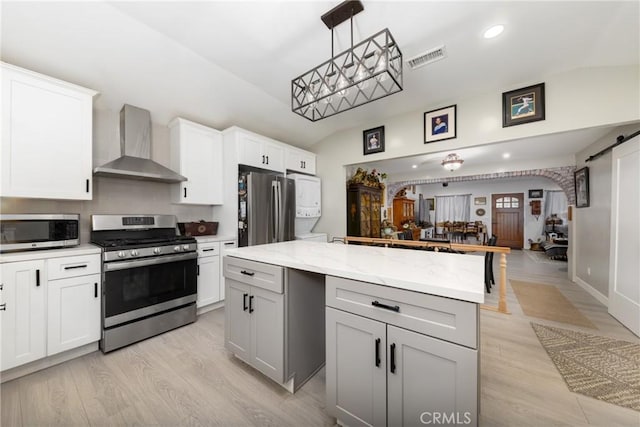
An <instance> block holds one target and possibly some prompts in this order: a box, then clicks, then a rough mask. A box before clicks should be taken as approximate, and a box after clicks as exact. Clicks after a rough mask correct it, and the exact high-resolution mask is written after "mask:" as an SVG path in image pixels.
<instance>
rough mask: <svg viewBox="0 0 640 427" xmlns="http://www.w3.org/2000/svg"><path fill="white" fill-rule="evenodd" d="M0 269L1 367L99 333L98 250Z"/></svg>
mask: <svg viewBox="0 0 640 427" xmlns="http://www.w3.org/2000/svg"><path fill="white" fill-rule="evenodd" d="M0 269H1V273H2V276H1V277H2V286H1V288H0V310H2V311H0V322H1V324H2V326H1V333H2V335H1V336H0V347H1V348H2V361H1V363H0V369H1V370H2V371H6V370H8V369H11V368H15V367H17V366H20V365H24V364H26V363H29V362H33V361H36V360H38V359H42V358H44V357H46V356H52V355H54V354H58V353H60V352H63V351H67V350H71V349H74V348H77V347H81V346H83V345H85V344H90V343H93V342H97V341H98V340H99V339H100V306H101V276H100V254H97V253H96V254H92V255H82V256H69V257H56V258H51V259H41V260H33V261H18V262H9V263H5V264H2V265H0ZM52 278H53V279H52Z"/></svg>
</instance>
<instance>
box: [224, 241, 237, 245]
mask: <svg viewBox="0 0 640 427" xmlns="http://www.w3.org/2000/svg"><path fill="white" fill-rule="evenodd" d="M233 244H235V242H224V245H225V246H231V245H233Z"/></svg>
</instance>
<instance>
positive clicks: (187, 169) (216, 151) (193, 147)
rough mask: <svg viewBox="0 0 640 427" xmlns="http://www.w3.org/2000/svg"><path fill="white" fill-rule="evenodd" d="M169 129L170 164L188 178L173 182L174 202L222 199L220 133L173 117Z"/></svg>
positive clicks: (206, 202) (205, 202)
mask: <svg viewBox="0 0 640 427" xmlns="http://www.w3.org/2000/svg"><path fill="white" fill-rule="evenodd" d="M169 128H170V129H171V168H172V169H173V170H174V171H176V172H178V173H179V174H181V175H183V176H185V177H186V178H187V179H188V181H184V182H181V183H179V184H173V189H172V191H173V192H172V199H173V202H174V203H186V204H197V205H220V204H222V203H223V194H222V189H223V173H222V169H223V165H222V155H223V152H222V149H223V147H222V134H221V133H220V132H219V131H217V130H215V129H212V128H209V127H206V126H203V125H200V124H198V123H194V122H190V121H188V120H185V119H181V118H176V119H174V120H173V121H172V122H171V123H169Z"/></svg>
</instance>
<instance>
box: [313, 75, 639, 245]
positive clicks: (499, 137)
mask: <svg viewBox="0 0 640 427" xmlns="http://www.w3.org/2000/svg"><path fill="white" fill-rule="evenodd" d="M639 73H640V69H639V67H638V66H628V67H611V68H592V69H582V70H574V71H572V72H568V73H565V74H561V75H554V76H547V77H545V78H541V79H538V80H540V81H544V82H545V85H546V90H545V93H546V120H544V121H539V122H534V123H529V124H526V125H520V126H512V127H508V128H502V119H501V111H502V106H501V93H502V92H503V91H506V90H509V89H513V88H512V87H509V88H499V89H496V90H492V91H490V92H488V93H485V94H484V95H481V96H477V97H475V98H469V99H459V100H451V101H450V102H444V103H442V105H429V104H425V107H424V108H423V109H422V110H419V111H414V112H412V113H409V114H405V115H401V116H396V117H392V118H389V119H388V120H387V121H385V122H384V123H377V122H375V123H374V122H372V123H367V124H365V125H364V126H362V127H359V128H351V129H349V130H346V131H342V132H338V133H335V134H333V135H332V136H330V137H329V138H326V139H325V140H323V141H321V142H319V143H318V144H315V145H314V146H313V151H315V152H316V153H317V155H318V159H317V165H318V168H317V169H318V175H319V176H320V177H321V178H322V180H323V182H322V185H323V200H322V203H323V212H322V218H321V219H320V221H319V222H318V224H317V225H316V228H315V230H314V231H321V232H326V233H328V234H329V235H330V236H342V235H344V234H345V231H346V217H345V215H346V214H345V212H346V207H345V206H346V191H345V182H346V179H347V174H346V171H345V165H353V164H358V163H364V162H365V161H374V160H382V159H391V158H396V157H404V156H411V155H415V154H423V153H428V152H439V151H443V150H444V149H451V150H453V149H456V148H462V147H471V146H479V145H483V144H488V143H494V142H499V141H507V140H511V139H518V138H527V137H531V136H537V135H543V134H548V133H556V132H565V131H571V130H576V129H583V128H590V127H595V126H607V125H612V124H618V123H629V122H634V121H638V120H640V103H639V102H638V95H637V94H638V93H639V92H640V80H639V79H638V75H639ZM533 83H538V81H535V82H522V86H526V85H529V84H533ZM594 88H597V90H594ZM377 102H384V100H381V101H377ZM449 104H457V106H458V137H457V138H456V139H453V140H447V141H441V142H436V143H432V144H423V141H422V138H423V130H422V126H423V113H424V111H429V110H431V109H435V108H438V107H441V106H443V105H449ZM381 125H384V126H385V152H384V153H376V154H372V155H368V156H367V158H366V159H365V158H364V156H363V154H362V144H361V142H362V141H361V138H362V130H363V129H367V128H371V127H375V126H381ZM466 166H467V165H465V167H466ZM543 167H544V166H543Z"/></svg>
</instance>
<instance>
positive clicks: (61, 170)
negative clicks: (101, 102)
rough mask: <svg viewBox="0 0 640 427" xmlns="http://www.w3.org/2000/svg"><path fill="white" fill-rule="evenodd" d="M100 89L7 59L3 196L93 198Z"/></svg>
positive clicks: (4, 65)
mask: <svg viewBox="0 0 640 427" xmlns="http://www.w3.org/2000/svg"><path fill="white" fill-rule="evenodd" d="M96 94H97V92H95V91H93V90H90V89H86V88H83V87H80V86H76V85H73V84H70V83H67V82H63V81H61V80H57V79H54V78H51V77H47V76H44V75H42V74H38V73H34V72H32V71H28V70H24V69H22V68H18V67H15V66H13V65H10V64H6V63H2V124H3V126H2V143H1V152H0V158H1V162H2V196H5V197H29V198H42V199H75V200H91V198H92V142H91V140H92V110H93V96H94V95H96Z"/></svg>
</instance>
